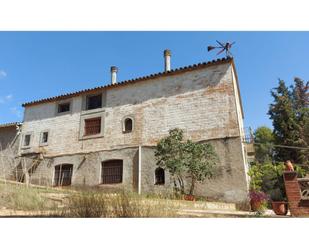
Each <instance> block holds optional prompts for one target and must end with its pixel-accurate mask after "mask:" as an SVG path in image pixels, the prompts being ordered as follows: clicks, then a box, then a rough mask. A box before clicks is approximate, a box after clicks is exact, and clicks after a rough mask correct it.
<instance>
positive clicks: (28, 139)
mask: <svg viewBox="0 0 309 249" xmlns="http://www.w3.org/2000/svg"><path fill="white" fill-rule="evenodd" d="M30 142H31V135H30V134H27V135H25V137H24V146H25V147H27V146H30Z"/></svg>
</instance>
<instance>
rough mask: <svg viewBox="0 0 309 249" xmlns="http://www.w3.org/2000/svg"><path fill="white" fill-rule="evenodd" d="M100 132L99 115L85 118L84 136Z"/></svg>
mask: <svg viewBox="0 0 309 249" xmlns="http://www.w3.org/2000/svg"><path fill="white" fill-rule="evenodd" d="M100 133H101V117H98V118H90V119H85V132H84V135H85V136H90V135H96V134H100Z"/></svg>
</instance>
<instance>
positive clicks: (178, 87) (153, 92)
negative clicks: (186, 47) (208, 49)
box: [20, 63, 248, 202]
mask: <svg viewBox="0 0 309 249" xmlns="http://www.w3.org/2000/svg"><path fill="white" fill-rule="evenodd" d="M99 92H101V93H102V95H103V107H102V108H99V109H95V110H88V111H85V110H84V106H85V98H86V95H83V96H77V97H73V98H71V99H69V100H70V101H71V106H72V108H71V111H70V112H69V113H67V114H64V115H59V114H57V112H56V109H57V102H48V103H42V104H37V105H31V106H28V107H26V109H25V117H24V123H23V127H22V132H23V135H25V134H31V135H32V139H31V144H30V147H29V148H27V149H25V148H20V152H21V153H22V155H23V156H27V155H32V154H33V153H38V152H41V153H42V154H43V155H44V159H43V160H42V162H41V163H40V164H39V165H38V167H37V168H36V171H35V172H34V173H33V174H32V175H31V181H32V183H38V184H47V185H52V184H53V177H54V167H55V166H56V165H59V164H64V163H69V164H73V177H72V184H73V185H90V186H100V183H101V162H102V161H105V160H110V159H122V160H123V162H124V165H123V169H124V174H123V183H121V184H117V186H116V185H112V186H106V185H104V187H112V188H113V187H118V188H125V189H128V190H135V191H136V190H137V189H138V182H139V179H138V165H139V164H138V163H139V162H138V146H142V150H141V179H140V180H141V191H142V193H149V192H151V193H152V192H166V191H168V192H169V191H172V189H173V186H172V182H171V180H170V177H169V175H168V172H166V178H165V181H166V184H165V185H164V186H160V185H155V184H154V171H155V169H156V163H155V160H154V154H153V152H154V146H155V145H156V143H157V142H158V141H159V140H160V139H161V138H162V137H164V136H166V135H168V131H169V130H170V129H172V128H181V129H183V130H184V135H185V138H188V139H192V140H193V141H196V142H203V141H210V142H211V143H212V144H213V145H214V146H215V148H216V151H217V153H218V155H219V157H220V169H221V175H220V176H219V177H218V178H217V179H214V180H211V181H207V182H206V183H205V184H202V185H199V184H198V185H197V186H196V194H197V195H204V196H210V197H213V198H216V199H222V200H225V201H235V202H241V201H244V200H245V199H246V194H247V187H248V186H247V176H246V170H247V169H246V159H245V154H244V147H243V144H242V136H243V124H242V122H243V121H242V110H241V103H240V99H239V95H238V85H237V83H236V77H235V74H234V71H233V67H232V64H231V63H224V64H219V65H213V66H209V67H206V68H200V69H196V70H192V71H187V72H183V73H179V74H175V75H170V76H168V75H167V76H164V77H158V78H156V79H151V80H145V81H143V82H138V83H134V84H133V83H132V84H126V85H123V86H121V85H120V86H115V87H112V88H108V89H105V90H103V91H102V90H100V91H99ZM95 116H100V117H101V119H102V120H103V122H102V124H103V126H102V130H101V134H100V135H99V136H97V137H96V138H91V139H86V138H84V137H83V136H82V129H83V125H82V121H83V119H85V118H87V117H95ZM127 116H130V117H132V118H133V120H134V125H133V131H132V132H131V133H123V127H122V126H123V123H122V121H123V120H124V118H125V117H127ZM42 131H48V132H49V139H48V144H46V145H44V146H40V141H39V140H40V136H41V132H42ZM43 182H44V183H43Z"/></svg>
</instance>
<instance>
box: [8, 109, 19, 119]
mask: <svg viewBox="0 0 309 249" xmlns="http://www.w3.org/2000/svg"><path fill="white" fill-rule="evenodd" d="M10 111H11V113H13V114H14V115H16V116H17V117H18V118H21V117H22V112H21V110H19V109H18V108H17V107H11V108H10Z"/></svg>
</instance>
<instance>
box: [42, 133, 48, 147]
mask: <svg viewBox="0 0 309 249" xmlns="http://www.w3.org/2000/svg"><path fill="white" fill-rule="evenodd" d="M47 142H48V132H47V131H45V132H43V133H42V143H43V144H46V143H47Z"/></svg>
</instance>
